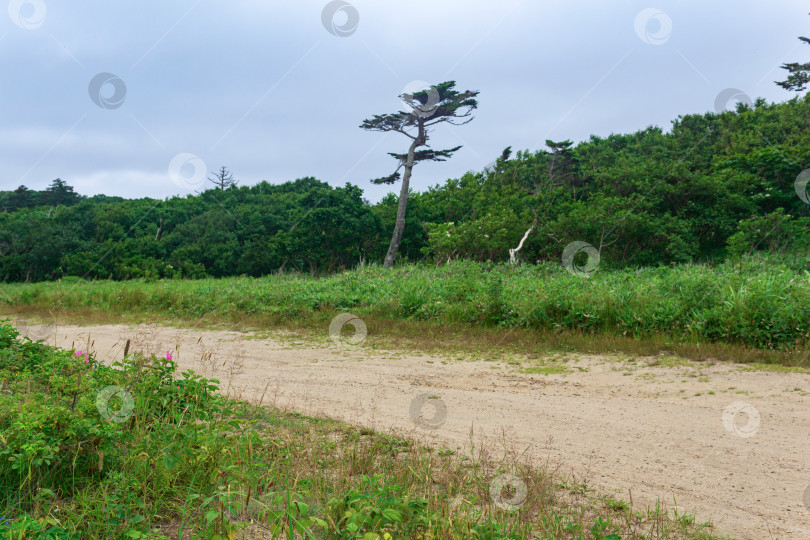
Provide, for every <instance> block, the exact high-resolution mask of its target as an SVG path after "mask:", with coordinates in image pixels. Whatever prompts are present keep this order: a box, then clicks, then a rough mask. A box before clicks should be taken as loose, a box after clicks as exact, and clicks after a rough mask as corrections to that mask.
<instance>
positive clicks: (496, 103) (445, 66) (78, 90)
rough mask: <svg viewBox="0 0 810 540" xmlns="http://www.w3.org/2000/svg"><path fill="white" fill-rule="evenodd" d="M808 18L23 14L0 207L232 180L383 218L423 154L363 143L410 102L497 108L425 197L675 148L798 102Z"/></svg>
mask: <svg viewBox="0 0 810 540" xmlns="http://www.w3.org/2000/svg"><path fill="white" fill-rule="evenodd" d="M325 8H326V9H327V10H328V11H327V12H326V16H324V10H325ZM808 11H810V9H808V6H807V5H806V2H800V1H798V0H796V1H793V0H790V1H788V0H775V1H768V2H766V1H764V0H734V1H726V0H722V1H707V2H698V1H696V0H681V1H676V0H660V1H658V2H657V3H654V4H651V3H650V2H649V1H648V0H643V1H636V0H566V1H559V0H558V1H551V0H545V1H530V0H501V1H498V2H478V3H476V2H469V1H462V0H386V1H384V2H383V1H380V0H376V1H371V0H351V1H350V2H348V1H347V2H341V3H338V4H335V3H330V2H327V1H325V0H283V1H282V0H273V1H271V0H265V1H259V0H231V1H229V2H224V1H220V2H216V1H214V0H176V1H175V0H173V1H171V2H166V1H165V0H164V1H162V2H157V1H150V0H141V1H139V2H129V1H125V0H119V1H116V2H109V1H103V2H102V1H98V0H88V1H85V2H64V1H61V2H60V1H57V0H25V1H24V0H12V1H11V2H9V5H8V15H7V16H3V14H2V12H0V61H1V62H2V66H3V71H2V73H3V77H2V82H0V99H1V100H2V108H1V109H0V110H2V121H1V122H0V157H2V163H3V165H4V167H3V173H2V175H0V189H13V188H15V187H17V186H18V185H20V184H25V185H26V186H28V187H30V188H34V189H42V188H44V187H45V186H46V185H47V184H48V183H49V182H50V181H51V180H53V179H54V178H56V177H61V178H63V179H65V180H66V181H67V182H68V183H70V184H71V185H73V186H75V188H76V190H77V191H78V192H79V193H82V194H86V195H92V194H97V193H105V194H108V195H121V196H125V197H144V196H149V197H161V198H162V197H166V196H169V195H173V194H181V195H184V194H187V193H191V192H192V191H193V190H195V189H199V185H196V184H195V182H196V181H197V179H198V178H199V177H200V173H201V171H204V169H203V167H207V168H209V169H215V168H217V167H219V166H220V165H227V166H229V167H230V168H231V169H232V171H233V172H234V174H235V175H236V177H237V178H238V179H239V180H240V183H241V184H253V183H256V182H258V181H260V180H268V181H270V182H273V183H280V182H284V181H286V180H293V179H295V178H300V177H304V176H315V177H317V178H319V179H321V180H324V181H326V182H329V183H330V184H332V185H343V184H344V183H346V182H351V183H354V184H357V185H359V186H361V187H362V188H363V189H364V191H365V193H366V197H367V198H368V199H369V200H371V201H377V200H379V199H380V198H381V197H382V196H383V195H385V193H387V192H388V191H391V190H397V191H398V187H395V188H391V187H390V186H372V185H371V184H370V183H369V179H371V178H377V177H380V176H384V175H388V174H390V173H391V172H393V168H394V162H393V160H392V158H390V157H389V156H387V155H386V152H391V151H395V152H401V151H403V150H404V149H405V148H406V147H407V144H408V141H407V139H405V138H404V137H403V136H402V135H396V134H390V135H385V134H380V133H370V132H365V131H363V130H361V129H359V128H358V125H359V124H360V123H361V122H362V120H363V119H365V118H367V117H370V116H372V115H373V114H377V113H385V112H395V111H396V110H400V109H402V108H403V104H402V103H401V102H400V101H399V100H398V99H397V97H396V96H397V95H399V94H400V93H401V92H402V91H403V90H404V89H408V90H412V89H417V88H418V86H419V84H421V83H420V82H425V81H426V82H429V83H437V82H441V81H444V80H455V81H457V85H458V87H460V89H462V90H463V89H474V90H479V91H480V92H481V94H480V96H479V109H478V111H477V113H476V117H475V120H473V121H472V122H471V123H470V124H468V125H465V126H461V127H450V126H438V127H437V129H436V131H435V132H434V133H433V136H432V143H433V146H434V147H435V148H443V147H446V146H455V145H458V144H461V145H463V146H464V148H463V149H462V150H461V151H459V152H458V153H457V154H456V157H454V158H453V159H452V160H451V161H448V162H444V163H429V164H421V165H420V166H419V167H418V168H417V169H416V172H415V175H414V179H413V183H412V186H413V188H414V189H416V190H424V189H425V188H427V187H428V186H431V185H435V184H437V183H441V182H443V181H444V180H446V179H447V178H453V177H458V176H460V175H462V174H463V173H464V172H465V171H467V170H480V169H481V168H483V167H484V166H485V165H487V164H488V163H490V162H491V161H492V160H494V159H495V158H496V157H497V156H498V155H499V154H500V152H501V150H502V149H503V148H504V147H506V146H510V145H511V146H512V147H513V148H514V149H515V150H518V149H531V150H536V149H539V148H541V147H542V146H543V143H544V141H545V140H546V139H554V140H562V139H573V140H574V141H581V140H584V139H587V138H588V137H589V136H590V135H591V134H595V135H600V136H607V135H609V134H610V133H623V132H630V131H635V130H638V129H642V128H645V127H646V126H649V125H658V126H661V127H663V128H665V129H668V128H669V126H670V121H671V120H672V119H673V118H675V117H677V116H678V115H679V114H689V113H703V112H706V111H709V110H714V108H715V101H716V98H717V96H718V94H720V93H721V92H722V91H723V90H725V89H728V88H734V89H739V90H740V91H741V92H743V93H744V94H746V95H748V96H750V97H751V98H753V99H755V98H756V97H764V98H765V99H767V100H768V101H783V100H786V99H789V98H790V97H792V95H791V94H790V93H788V92H786V91H784V90H782V89H781V88H779V87H777V86H776V85H775V84H773V81H774V80H782V79H783V78H784V71H783V70H781V69H779V66H780V65H781V64H782V63H783V62H787V61H806V60H807V59H808V58H810V47H807V46H803V45H801V44H800V42H799V41H798V40H797V39H796V38H797V36H799V35H807V34H810V16H808V14H807V12H808ZM331 12H334V15H333V16H331V17H330V16H329V14H330V13H331ZM325 23H327V24H325ZM100 73H102V74H103V73H108V74H111V75H107V76H100V77H97V76H98V74H100ZM113 76H114V77H115V78H112V77H113ZM94 79H95V85H94V86H93V88H94V89H95V90H91V88H90V87H91V81H94ZM91 93H95V95H94V96H92V97H91V95H90V94H91ZM741 99H744V96H743V97H741ZM732 105H733V103H732ZM178 155H180V156H181V157H179V158H178V157H177V156H178ZM194 156H196V158H195V157H194ZM184 163H185V165H183V164H184ZM172 164H174V168H172V169H171V170H170V165H172ZM178 171H179V172H178Z"/></svg>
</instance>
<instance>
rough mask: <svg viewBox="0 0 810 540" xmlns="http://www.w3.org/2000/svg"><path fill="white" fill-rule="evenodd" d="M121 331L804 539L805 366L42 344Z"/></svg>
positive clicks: (288, 391) (384, 419)
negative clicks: (440, 413) (419, 401)
mask: <svg viewBox="0 0 810 540" xmlns="http://www.w3.org/2000/svg"><path fill="white" fill-rule="evenodd" d="M31 331H32V332H36V331H37V327H32V329H31ZM128 339H129V340H131V350H132V351H135V350H138V351H141V352H146V353H155V354H165V353H166V351H171V352H172V354H173V356H174V358H175V360H177V361H178V363H179V365H180V368H181V369H188V368H192V369H194V370H195V371H198V372H200V373H205V374H206V375H207V376H215V377H217V378H218V379H220V380H221V381H222V382H223V385H222V386H223V388H230V392H231V394H233V395H235V396H239V397H243V398H247V399H255V400H258V399H260V398H261V397H262V396H263V400H264V402H265V403H268V402H269V403H274V404H275V405H276V406H278V407H280V408H286V409H290V410H296V411H300V412H302V413H305V414H307V415H313V416H329V417H334V418H339V419H342V420H346V421H349V422H352V423H355V424H360V425H364V426H368V427H371V428H373V429H376V430H379V431H389V430H394V431H397V432H399V433H403V432H404V433H407V434H409V435H411V436H415V437H417V438H424V439H426V440H430V441H432V442H435V443H437V444H440V445H442V446H445V447H448V448H454V449H460V450H462V451H463V450H464V449H469V446H470V443H471V438H472V441H473V442H474V443H475V444H476V445H480V444H482V443H483V444H485V445H486V446H487V447H488V448H489V449H490V450H491V451H492V452H493V453H497V452H500V451H501V449H502V448H503V445H508V446H509V447H510V448H511V449H513V450H519V451H524V450H525V451H526V455H527V456H528V457H529V458H530V459H532V460H534V461H535V462H537V463H538V464H542V463H548V464H549V465H551V466H552V467H554V468H557V467H559V470H560V472H562V473H566V474H573V477H574V478H575V479H576V480H578V481H580V482H586V483H587V484H588V485H589V486H591V487H593V488H595V489H597V490H599V491H601V492H603V493H607V494H615V496H616V497H617V498H621V499H624V500H629V499H630V497H631V494H632V500H633V503H634V504H636V505H639V504H649V505H654V504H655V501H656V500H657V499H658V498H661V499H663V500H665V501H666V502H667V503H668V504H669V505H670V506H673V505H674V504H675V503H674V502H673V501H676V502H677V508H679V509H681V510H683V511H696V512H697V519H698V520H699V521H707V520H712V521H713V522H714V524H715V526H716V527H717V528H718V530H719V531H722V532H727V533H731V534H734V535H736V536H737V537H739V538H810V509H808V508H807V507H806V506H805V503H804V501H803V498H804V492H805V489H806V488H807V486H808V484H810V445H809V444H808V443H810V374H807V373H803V372H789V371H762V370H759V369H752V368H750V367H747V366H744V365H731V364H725V363H722V364H721V363H717V364H698V363H691V362H687V361H682V360H678V359H675V358H672V357H655V358H638V359H628V358H622V357H608V356H592V355H588V356H585V355H576V354H572V355H569V357H567V358H559V359H556V361H553V362H552V361H550V360H549V359H547V360H546V362H545V363H543V364H539V363H538V362H536V361H528V360H521V359H519V358H516V359H514V360H510V361H506V362H490V361H482V360H474V359H472V360H470V359H463V360H462V359H450V358H447V357H440V356H419V355H414V354H413V353H412V352H408V353H401V352H391V351H374V350H370V349H367V348H363V347H362V346H361V347H360V348H358V349H349V348H346V347H343V346H341V345H336V344H333V343H332V342H331V341H329V340H328V338H327V337H326V336H324V340H323V342H322V345H317V344H316V345H313V343H312V342H309V343H300V342H298V343H296V342H293V341H292V340H291V339H290V337H289V336H286V335H281V334H277V335H275V336H274V337H265V336H258V335H254V334H247V333H240V332H229V331H211V330H207V331H203V330H190V329H181V328H172V327H163V326H161V327H157V326H146V325H136V326H127V325H101V326H60V327H58V328H57V329H55V331H54V332H52V333H51V335H50V337H49V338H48V342H49V343H51V344H55V345H58V346H61V347H65V348H71V347H75V348H80V349H82V350H89V351H91V352H94V353H95V354H96V355H97V358H98V359H99V360H103V361H105V362H108V361H113V360H115V359H120V358H121V356H122V355H123V348H124V343H125V342H126V341H127V340H128ZM532 372H534V373H532ZM425 395H427V396H430V397H431V398H439V399H441V403H443V405H444V407H445V408H446V418H444V419H443V420H442V419H441V418H437V419H436V423H437V424H438V423H440V424H441V425H440V426H439V427H435V428H434V427H432V426H431V425H429V423H428V422H427V421H426V420H431V418H432V417H434V416H435V415H434V412H435V410H434V408H433V407H432V406H430V405H428V406H426V407H424V408H423V409H422V411H421V412H422V417H417V418H416V420H417V421H414V418H412V414H411V410H412V409H413V407H412V403H413V402H414V400H415V399H416V398H419V397H420V396H425ZM432 401H433V400H432V399H427V400H426V402H427V403H431V402H432ZM735 406H736V408H735ZM735 411H741V412H739V413H737V414H733V413H734V412H735ZM724 412H725V416H724ZM724 421H725V423H724ZM471 433H472V436H471Z"/></svg>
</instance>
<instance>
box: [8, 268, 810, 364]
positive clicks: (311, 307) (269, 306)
mask: <svg viewBox="0 0 810 540" xmlns="http://www.w3.org/2000/svg"><path fill="white" fill-rule="evenodd" d="M0 303H5V304H6V305H8V306H13V307H17V308H20V307H34V308H39V309H43V310H56V311H57V312H64V311H70V310H74V309H78V310H84V311H87V310H92V311H97V312H108V313H130V314H131V313H143V314H155V315H159V316H168V317H180V318H190V319H199V318H208V319H219V320H239V321H244V320H251V321H254V322H257V323H262V322H267V323H272V324H285V323H306V322H313V321H315V322H318V323H320V322H323V321H327V320H328V319H329V318H331V317H333V316H334V315H335V313H336V312H340V311H351V312H352V313H353V314H355V315H357V316H359V317H364V316H369V317H372V318H375V319H389V320H397V321H403V320H405V321H407V320H419V321H436V322H439V323H446V324H452V325H488V326H499V327H509V328H529V329H542V330H563V329H577V330H582V331H586V332H599V333H609V334H613V335H619V336H622V335H623V336H633V337H642V336H652V335H656V334H666V335H668V336H672V337H673V338H674V339H676V340H682V341H692V342H694V341H698V342H701V341H702V342H726V343H738V344H742V345H746V346H750V347H755V348H760V349H776V350H790V349H792V348H795V347H796V346H797V345H802V344H804V343H805V342H806V341H807V339H808V336H810V274H809V273H808V272H806V271H803V270H801V271H798V270H793V269H791V268H789V267H787V266H784V265H781V264H779V261H778V260H775V259H762V258H756V259H747V260H744V261H740V262H737V263H733V264H732V263H726V264H721V265H718V266H705V265H697V264H688V265H681V266H675V267H661V268H644V269H639V270H615V271H601V270H600V271H597V272H596V274H595V275H593V276H592V277H591V278H582V277H578V276H575V275H572V274H569V273H568V272H566V271H565V270H564V269H562V268H561V267H559V266H558V265H550V264H549V265H539V266H533V265H525V266H518V267H511V266H507V265H491V264H478V263H471V262H464V261H458V262H453V263H450V264H446V265H440V266H436V267H433V266H427V265H411V266H401V267H398V268H395V269H393V270H384V269H382V268H380V267H377V266H368V267H362V268H359V269H356V270H352V271H348V272H344V273H341V274H337V275H332V276H328V277H322V278H310V277H305V276H289V275H288V276H266V277H262V278H247V277H242V278H226V279H205V280H194V281H151V282H147V281H140V280H139V281H128V282H112V281H92V282H85V281H81V280H67V279H66V280H63V281H61V282H50V283H38V284H3V285H0Z"/></svg>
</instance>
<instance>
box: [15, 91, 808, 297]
mask: <svg viewBox="0 0 810 540" xmlns="http://www.w3.org/2000/svg"><path fill="white" fill-rule="evenodd" d="M809 123H810V98H808V97H807V96H805V97H802V98H799V97H797V98H794V99H792V100H790V101H788V102H784V103H776V104H769V103H766V102H765V101H764V100H762V99H759V100H757V101H756V102H755V103H754V105H753V106H750V107H749V106H747V105H745V104H740V105H738V107H737V110H736V111H735V112H724V113H721V114H716V113H707V114H703V115H687V116H681V117H679V118H678V119H676V120H675V121H673V123H672V127H671V129H670V130H669V131H667V132H665V131H664V130H663V129H661V128H659V127H652V126H651V127H649V128H647V129H644V130H642V131H639V132H636V133H632V134H627V135H616V134H614V135H610V136H608V137H604V138H603V137H596V136H592V137H591V138H590V140H588V141H584V142H581V143H579V144H576V145H574V144H572V143H571V142H570V141H556V142H555V141H547V148H545V149H543V150H539V151H536V152H531V151H520V152H517V153H516V155H514V156H513V155H512V154H511V151H510V149H508V148H507V149H506V150H504V152H503V154H502V155H501V157H499V158H498V159H497V161H496V162H495V164H494V165H493V166H492V167H490V168H487V169H485V170H484V171H481V172H469V173H467V174H465V175H464V176H462V177H461V178H458V179H451V180H448V181H447V182H446V183H444V184H443V185H438V186H435V187H432V188H430V189H428V190H426V191H424V192H421V193H416V192H412V193H411V197H410V201H409V205H408V214H407V221H406V227H405V233H404V236H403V239H402V243H401V246H400V252H399V257H400V258H401V259H407V260H410V261H414V260H427V261H435V262H437V263H438V262H444V261H447V260H450V259H471V260H476V261H508V260H509V259H510V249H514V248H516V247H517V246H518V245H519V244H520V242H521V239H522V238H523V237H524V235H526V240H525V243H524V245H523V246H522V248H521V249H520V250H519V252H517V253H516V255H517V258H518V259H519V260H520V261H522V262H525V263H534V262H536V261H559V260H560V257H561V254H562V251H563V249H564V247H565V246H566V245H567V244H568V243H570V242H572V241H584V242H588V243H590V244H592V245H593V246H594V247H595V248H596V249H597V250H598V251H599V252H600V256H601V264H602V265H603V266H607V267H614V268H619V267H628V266H630V267H633V266H648V265H662V264H671V263H679V262H689V261H695V262H703V261H706V262H719V261H722V260H725V259H727V258H730V257H731V258H733V257H736V256H739V255H742V254H746V253H750V252H754V251H770V252H773V253H782V254H784V255H785V256H786V257H787V256H790V257H791V261H794V262H797V263H798V264H799V265H800V266H805V265H807V266H808V267H810V265H808V264H807V263H808V259H807V258H805V257H804V255H803V253H804V252H805V249H804V248H806V247H807V245H808V243H809V242H810V234H809V233H810V217H808V216H810V213H809V212H808V209H809V207H808V204H807V203H806V202H805V201H804V200H803V199H806V198H807V196H806V195H805V193H804V191H803V186H801V187H802V189H799V190H797V188H796V185H795V184H796V179H797V176H798V175H799V173H800V172H801V171H802V170H803V169H805V168H807V167H808V166H810V165H809V164H810V135H809V130H808V128H809V127H810V126H809V125H808V124H809ZM415 174H416V175H417V178H418V174H419V170H418V168H417V169H416V170H415ZM397 202H398V197H397V196H396V195H394V194H389V195H388V196H386V197H385V198H383V199H382V200H381V201H380V202H379V203H377V204H370V203H369V202H368V201H366V200H364V199H363V192H362V189H361V188H359V187H357V186H355V185H351V184H347V185H346V186H345V187H332V186H329V185H328V184H326V183H325V182H321V181H319V180H317V179H314V178H303V179H298V180H295V181H292V182H287V183H284V184H280V185H272V184H269V183H267V182H261V183H259V184H257V185H254V186H249V187H248V186H230V187H228V188H227V189H210V190H207V191H205V192H203V193H200V194H197V195H189V196H187V197H173V198H170V199H167V200H155V199H148V198H144V199H137V200H128V199H123V198H119V197H108V196H103V195H98V196H94V197H84V196H81V195H78V194H76V193H74V192H73V189H72V188H71V187H70V186H69V185H68V184H67V183H66V182H65V181H63V180H61V179H57V180H55V181H54V182H53V183H52V184H51V186H50V187H49V188H48V189H46V190H45V191H41V192H40V191H33V190H30V189H27V188H25V187H24V186H20V187H19V188H17V189H16V190H14V191H6V192H0V208H2V212H0V254H2V257H1V258H0V278H1V279H2V280H5V281H41V280H52V279H58V278H61V277H64V276H80V277H86V278H112V279H128V278H140V277H146V278H162V277H176V278H181V277H182V278H196V277H205V276H213V277H223V276H232V275H242V274H247V275H251V276H259V275H264V274H269V273H277V272H281V273H283V272H289V271H299V272H306V273H311V274H325V273H332V272H336V271H340V270H342V269H346V268H351V267H355V266H357V265H359V264H363V263H372V262H379V261H381V260H382V258H383V256H384V255H385V252H386V249H387V247H388V243H389V240H390V238H391V231H392V229H393V227H394V219H395V214H396V208H397ZM527 231H528V234H527ZM796 254H799V255H796Z"/></svg>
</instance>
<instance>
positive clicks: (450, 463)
mask: <svg viewBox="0 0 810 540" xmlns="http://www.w3.org/2000/svg"><path fill="white" fill-rule="evenodd" d="M217 388H218V383H217V381H214V380H208V379H202V378H200V377H199V376H197V375H195V374H193V373H192V372H188V371H187V372H184V373H182V374H178V373H176V372H175V366H174V364H173V361H172V360H171V359H170V358H156V357H154V356H153V357H150V358H145V357H140V356H135V355H130V356H128V357H126V358H125V360H124V361H123V362H122V363H120V364H119V365H117V366H114V367H110V366H104V365H101V364H99V363H97V362H96V361H95V359H94V358H92V357H89V356H87V355H85V354H82V353H81V352H79V351H63V350H59V349H54V348H51V347H48V346H45V345H43V344H38V343H32V342H30V341H29V340H27V339H22V340H21V339H18V337H17V333H16V331H15V330H14V329H12V328H11V327H9V326H7V325H2V326H0V516H2V519H0V535H2V537H4V538H45V537H47V538H60V539H68V538H70V539H72V538H210V539H218V538H268V537H271V538H329V539H332V538H334V539H338V538H347V539H348V538H363V539H366V538H367V539H377V538H390V539H404V538H422V539H445V538H481V539H493V540H494V539H518V538H589V539H599V540H615V539H617V538H633V539H641V538H656V539H657V538H678V539H680V538H684V539H711V538H720V536H718V535H715V534H714V533H713V532H712V528H711V526H710V525H707V524H700V523H697V522H696V521H695V518H694V516H692V515H688V514H687V515H681V514H677V513H674V512H671V511H668V510H667V509H666V508H665V507H663V506H659V507H657V508H650V509H646V510H639V509H638V508H636V509H633V508H631V505H630V504H629V503H628V502H625V501H621V500H617V499H612V498H606V497H601V496H599V495H598V494H595V493H593V492H592V491H591V490H589V489H588V488H587V486H584V485H581V484H577V483H576V482H574V481H572V480H571V479H568V478H564V477H562V476H560V475H559V474H558V473H557V472H555V471H553V470H548V469H536V468H532V467H530V466H528V465H527V464H525V463H524V462H522V460H521V459H520V456H519V455H514V454H507V457H505V458H504V459H503V460H502V461H499V462H494V461H492V459H491V458H489V457H488V456H489V455H490V454H489V453H487V452H486V451H485V450H484V449H477V450H476V451H474V452H473V453H472V454H471V455H458V454H455V453H453V452H451V451H443V450H440V449H439V450H436V449H431V448H430V447H428V446H424V445H422V444H420V443H419V442H418V441H414V440H409V439H403V438H400V437H396V436H392V435H390V434H383V433H376V432H373V431H370V430H366V429H358V428H355V427H352V426H350V425H347V424H344V423H340V422H335V421H332V420H324V419H318V418H308V417H304V416H301V415H298V414H291V413H286V412H283V411H279V410H277V409H274V408H272V407H270V406H266V405H264V406H262V405H251V404H248V403H245V402H237V401H230V400H227V399H225V398H223V397H221V396H220V395H219V394H218V393H217Z"/></svg>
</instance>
